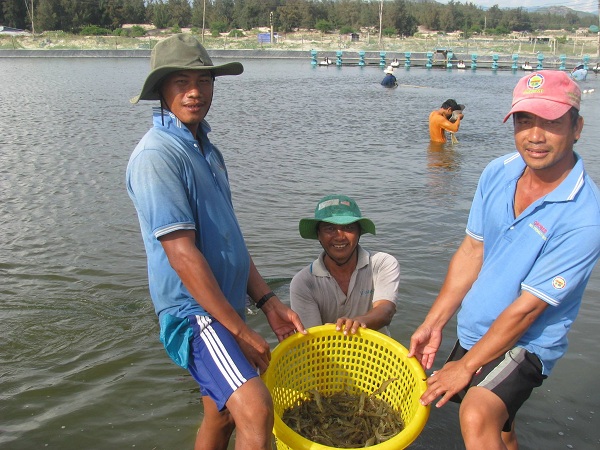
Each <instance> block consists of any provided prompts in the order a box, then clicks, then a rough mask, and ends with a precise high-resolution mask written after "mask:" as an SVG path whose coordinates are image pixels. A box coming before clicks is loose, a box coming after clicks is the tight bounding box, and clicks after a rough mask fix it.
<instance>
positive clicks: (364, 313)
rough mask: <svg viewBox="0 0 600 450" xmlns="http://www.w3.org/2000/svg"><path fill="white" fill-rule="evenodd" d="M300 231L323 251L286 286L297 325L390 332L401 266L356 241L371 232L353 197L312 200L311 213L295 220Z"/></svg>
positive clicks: (372, 232) (373, 227)
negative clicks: (300, 320)
mask: <svg viewBox="0 0 600 450" xmlns="http://www.w3.org/2000/svg"><path fill="white" fill-rule="evenodd" d="M299 230H300V236H302V237H303V238H304V239H317V240H318V241H319V243H320V244H321V247H322V249H323V251H322V252H321V254H320V255H319V257H318V258H317V259H316V260H315V261H314V262H312V263H311V264H310V265H308V266H306V267H305V268H304V269H302V270H301V271H300V272H298V273H297V274H296V275H295V276H294V278H293V279H292V282H291V284H290V304H291V307H292V309H293V310H294V311H296V312H297V313H298V314H299V315H300V319H302V323H303V324H304V325H305V326H306V327H313V326H317V325H323V324H326V323H335V324H336V325H337V329H338V330H339V331H342V332H344V333H345V334H354V333H356V331H357V330H358V328H371V329H374V330H379V331H381V332H382V333H385V334H387V335H389V334H390V333H389V330H388V328H387V327H388V325H389V324H390V322H391V320H392V318H393V317H394V313H395V312H396V296H397V293H398V287H399V284H400V266H399V264H398V261H397V260H396V258H394V257H393V256H392V255H390V254H388V253H383V252H372V251H368V250H366V249H363V248H362V247H361V246H360V245H358V241H359V239H360V237H361V235H362V234H364V233H370V234H375V224H374V223H373V222H372V221H371V219H368V218H366V217H363V216H362V214H361V211H360V209H359V207H358V205H357V204H356V202H355V201H354V200H353V199H352V198H350V197H348V196H346V195H339V194H334V195H328V196H326V197H323V198H322V199H321V200H320V201H319V203H317V207H316V208H315V215H314V217H307V218H304V219H301V220H300V224H299Z"/></svg>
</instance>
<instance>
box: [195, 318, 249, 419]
mask: <svg viewBox="0 0 600 450" xmlns="http://www.w3.org/2000/svg"><path fill="white" fill-rule="evenodd" d="M188 320H189V321H190V325H191V327H192V330H193V331H194V337H193V339H192V341H191V343H190V345H191V351H190V360H189V363H188V370H189V371H190V373H191V375H192V377H194V379H195V380H196V381H197V382H198V384H199V385H200V391H201V393H202V395H203V396H205V395H208V396H209V397H210V398H212V399H213V400H214V402H215V403H216V404H217V408H218V409H219V411H221V410H223V409H224V408H225V404H226V403H227V400H229V397H230V396H231V394H233V393H234V392H235V391H236V390H237V389H238V388H239V387H241V386H242V385H243V384H244V383H245V382H246V381H248V380H250V379H251V378H254V377H257V376H258V372H257V370H256V369H255V368H254V367H252V365H250V363H249V362H248V360H247V359H246V357H245V356H244V354H243V353H242V350H241V349H240V346H239V345H238V343H237V341H236V340H235V339H234V338H233V336H232V335H231V333H230V332H229V331H228V330H227V329H226V328H225V327H224V326H223V325H221V324H220V323H219V322H217V321H216V320H215V319H213V318H212V317H208V316H188Z"/></svg>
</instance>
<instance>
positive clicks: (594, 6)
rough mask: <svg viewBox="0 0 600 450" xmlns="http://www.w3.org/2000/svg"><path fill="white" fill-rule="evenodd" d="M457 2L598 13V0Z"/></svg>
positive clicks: (458, 0)
mask: <svg viewBox="0 0 600 450" xmlns="http://www.w3.org/2000/svg"><path fill="white" fill-rule="evenodd" d="M436 1H437V2H439V3H448V1H449V0H436ZM455 1H456V2H457V3H458V2H460V3H463V4H464V3H473V4H475V5H477V6H482V7H487V8H490V7H492V6H494V5H498V6H499V7H500V8H519V7H523V8H531V7H540V8H541V7H543V6H566V7H568V8H571V9H573V10H575V11H584V12H590V13H596V14H598V0H502V1H499V0H455Z"/></svg>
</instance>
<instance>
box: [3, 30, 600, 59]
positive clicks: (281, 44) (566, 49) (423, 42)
mask: <svg viewBox="0 0 600 450" xmlns="http://www.w3.org/2000/svg"><path fill="white" fill-rule="evenodd" d="M184 31H189V30H184ZM236 31H238V32H237V33H234V34H232V33H230V34H226V33H224V34H221V35H219V36H217V37H213V36H211V35H210V34H205V35H204V39H203V43H204V46H205V47H206V48H207V49H209V50H211V49H212V50H221V49H223V50H228V49H245V50H265V51H268V50H297V51H306V52H308V51H310V50H312V49H314V50H318V51H328V52H331V51H337V50H342V51H360V50H363V51H386V52H435V51H436V49H439V48H445V49H450V50H452V51H454V53H464V54H470V53H475V54H478V55H491V54H515V53H516V54H519V55H520V56H521V55H523V56H526V55H531V57H532V58H533V57H534V56H535V55H537V53H538V52H539V53H542V54H543V55H544V56H545V57H546V58H551V57H553V56H555V57H556V58H558V57H559V56H560V55H566V56H567V57H571V58H573V57H574V58H577V57H582V56H584V55H589V56H590V57H592V58H594V57H597V56H598V49H599V47H600V44H599V43H598V41H597V40H594V39H589V38H587V39H585V38H577V37H575V36H573V37H565V36H562V37H560V38H557V39H556V40H555V41H553V42H535V41H534V42H529V41H528V40H526V39H509V38H498V37H494V38H492V37H477V38H470V39H460V38H455V37H451V36H447V35H437V36H424V35H423V36H419V35H416V36H414V37H410V38H400V37H386V36H383V37H382V38H381V41H380V39H379V36H378V35H374V34H368V33H367V34H361V35H360V37H359V40H358V41H352V40H351V38H350V35H339V34H325V33H320V32H318V31H298V32H294V33H278V38H277V39H276V42H275V43H273V44H271V43H261V42H259V39H258V33H259V32H258V30H251V31H243V32H240V31H239V30H236ZM171 34H172V32H171V31H168V30H167V31H159V32H155V33H153V34H151V35H150V34H148V35H145V36H141V37H127V36H80V35H72V34H68V33H64V32H57V31H54V32H44V33H42V34H36V35H35V36H31V35H22V36H10V35H0V50H16V49H28V50H32V49H36V50H44V49H45V50H62V49H64V50H137V49H151V48H152V47H154V45H156V43H157V42H158V41H159V40H161V39H164V38H166V37H168V36H170V35H171ZM199 38H200V39H202V37H201V36H199Z"/></svg>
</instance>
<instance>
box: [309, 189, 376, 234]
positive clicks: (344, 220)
mask: <svg viewBox="0 0 600 450" xmlns="http://www.w3.org/2000/svg"><path fill="white" fill-rule="evenodd" d="M319 222H327V223H333V224H336V225H348V224H351V223H354V222H358V223H359V224H360V229H361V234H364V233H371V234H375V224H374V223H373V222H372V221H371V220H370V219H367V218H366V217H362V214H361V212H360V209H359V207H358V205H357V204H356V202H355V201H354V200H352V199H351V198H350V197H347V196H345V195H337V194H336V195H328V196H326V197H323V198H322V199H321V200H320V201H319V203H318V204H317V207H316V208H315V217H314V218H313V217H307V218H304V219H300V224H299V226H298V228H299V230H300V236H302V237H303V238H304V239H317V226H318V224H319Z"/></svg>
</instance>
